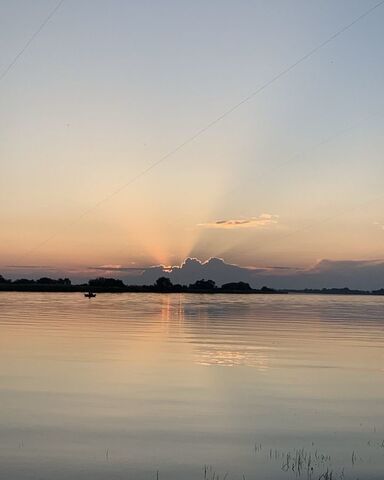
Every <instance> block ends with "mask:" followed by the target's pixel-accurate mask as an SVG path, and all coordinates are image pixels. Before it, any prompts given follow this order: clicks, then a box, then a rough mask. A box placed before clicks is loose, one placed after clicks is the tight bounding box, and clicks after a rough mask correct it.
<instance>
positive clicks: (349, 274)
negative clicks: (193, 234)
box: [91, 258, 384, 290]
mask: <svg viewBox="0 0 384 480" xmlns="http://www.w3.org/2000/svg"><path fill="white" fill-rule="evenodd" d="M91 270H92V271H93V272H94V273H95V272H96V271H98V272H99V273H101V271H103V275H104V274H105V275H106V276H114V277H118V278H121V279H122V280H124V282H125V283H127V284H138V285H150V284H153V283H154V282H155V281H156V280H157V279H158V278H159V277H161V276H165V277H168V278H170V279H171V281H172V283H174V284H176V283H180V284H182V285H187V284H190V283H193V282H195V281H197V280H200V279H202V278H204V279H211V280H214V281H215V282H216V284H217V285H222V284H223V283H227V282H238V281H243V282H248V283H249V284H250V285H251V286H252V287H254V288H260V287H262V286H263V285H267V286H269V287H273V288H291V289H304V288H343V287H349V288H352V289H362V290H375V289H379V288H383V287H384V260H376V261H331V260H321V261H320V262H318V263H317V264H316V265H315V266H314V267H311V268H309V269H306V270H299V269H290V268H281V267H280V268H279V267H274V268H258V269H257V268H244V267H239V266H237V265H231V264H228V263H226V262H224V261H223V260H222V259H219V258H211V259H210V260H208V261H207V262H201V261H199V260H197V259H195V258H187V259H186V260H185V262H184V263H183V264H182V265H181V266H180V267H172V268H165V267H163V266H155V267H149V268H145V269H141V270H139V269H137V270H136V269H132V268H127V269H125V268H124V267H122V268H116V269H111V268H108V269H107V268H105V267H96V268H92V269H91Z"/></svg>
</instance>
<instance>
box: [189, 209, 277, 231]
mask: <svg viewBox="0 0 384 480" xmlns="http://www.w3.org/2000/svg"><path fill="white" fill-rule="evenodd" d="M278 221H279V216H278V215H272V214H270V213H262V214H261V215H259V216H258V217H251V218H240V219H230V220H215V221H213V222H206V223H199V224H198V226H199V227H203V228H227V229H230V228H231V229H234V228H257V227H266V226H269V225H274V224H276V223H278Z"/></svg>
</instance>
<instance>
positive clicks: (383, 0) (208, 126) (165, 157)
mask: <svg viewBox="0 0 384 480" xmlns="http://www.w3.org/2000/svg"><path fill="white" fill-rule="evenodd" d="M63 1H64V0H61V1H60V2H59V4H58V6H57V7H56V9H55V11H56V10H57V9H58V8H59V6H60V5H61V3H63ZM383 4H384V0H381V1H380V2H378V3H376V4H375V5H373V6H372V7H370V8H369V9H367V10H365V11H364V12H363V13H362V14H360V15H359V16H358V17H356V18H355V19H354V20H353V21H351V22H350V23H348V24H347V25H345V26H344V27H342V28H341V29H339V30H338V31H336V32H335V33H333V34H332V35H331V36H330V37H328V38H327V39H326V40H324V41H323V42H321V43H320V44H319V45H317V46H316V47H314V48H312V49H311V50H310V51H309V52H307V53H306V54H305V55H303V56H302V57H300V58H299V59H298V60H296V61H295V62H294V63H292V64H291V65H289V66H288V67H286V68H285V69H283V70H282V71H280V72H279V73H277V74H276V75H275V76H274V77H272V78H271V79H269V80H268V81H266V82H265V83H263V84H262V85H261V86H260V87H258V88H257V89H256V90H254V91H253V92H252V93H250V94H249V95H247V96H246V97H244V98H243V99H242V100H241V101H239V102H238V103H236V104H234V105H233V106H232V107H230V108H229V109H227V110H226V111H224V112H223V113H222V114H221V115H219V116H218V117H216V118H215V119H214V120H212V121H211V122H209V123H208V124H206V125H205V126H204V127H202V128H200V129H199V130H197V131H196V132H195V133H194V134H193V135H191V136H190V137H188V138H187V139H186V140H184V141H183V142H182V143H180V144H179V145H178V146H177V147H175V148H174V149H172V150H170V151H169V152H168V153H166V154H165V155H163V156H162V157H160V158H159V159H158V160H156V161H155V162H153V163H152V164H151V165H149V166H148V167H147V168H145V169H144V170H142V171H141V172H139V173H138V174H137V175H135V176H134V177H132V178H131V179H130V180H128V181H127V182H126V183H124V184H123V185H121V186H120V187H118V188H117V189H115V190H113V191H112V192H111V193H109V194H108V195H106V196H105V197H104V198H102V199H101V200H99V201H98V202H97V203H95V204H94V205H93V206H92V207H90V208H88V209H86V210H84V211H83V212H82V213H81V214H80V215H79V216H78V217H77V218H75V219H74V220H73V221H72V222H71V223H69V224H68V225H67V226H66V227H65V228H64V231H65V230H68V229H69V228H70V227H71V226H73V225H74V224H76V223H77V222H79V221H80V220H81V219H83V218H84V217H85V216H86V215H88V214H89V213H91V212H93V211H95V210H96V209H97V208H99V207H100V206H101V205H102V204H104V203H105V202H107V201H109V200H110V199H112V198H113V197H115V196H116V195H118V194H119V193H120V192H122V191H123V190H125V189H126V188H128V187H129V186H130V185H132V184H133V183H134V182H136V181H137V180H139V179H140V178H142V177H143V176H145V175H146V174H147V173H149V172H150V171H152V170H153V169H155V168H156V167H158V166H159V165H160V164H162V163H163V162H165V161H166V160H168V159H169V158H170V157H172V156H174V155H175V154H176V153H177V152H179V151H180V150H181V149H183V148H184V147H185V146H187V145H189V144H190V143H192V142H193V141H194V140H196V139H197V138H198V137H200V136H201V135H203V134H204V133H205V132H207V131H208V130H209V129H211V128H212V127H213V126H215V125H216V124H218V123H219V122H220V121H221V120H223V119H224V118H226V117H228V116H229V115H230V114H232V113H233V112H234V111H236V110H238V109H239V108H240V107H241V106H242V105H244V104H245V103H248V102H249V101H250V100H252V99H253V98H255V97H256V96H257V95H259V94H260V93H262V92H263V91H264V90H265V89H267V88H268V87H269V86H270V85H272V84H274V83H275V82H277V81H278V80H280V79H281V78H282V77H284V76H286V75H287V74H288V73H289V72H291V71H292V70H293V69H295V68H296V67H297V66H298V65H300V64H301V63H303V62H305V61H306V60H308V59H309V58H311V57H312V56H313V55H315V54H316V53H317V52H318V51H319V50H321V49H323V48H324V47H325V46H327V45H328V44H330V43H331V42H332V41H334V40H335V39H336V38H338V37H339V36H341V35H342V34H343V33H345V32H346V31H348V30H349V29H351V28H352V27H353V26H354V25H356V24H357V23H358V22H360V21H361V20H362V19H364V18H365V17H367V16H368V15H370V14H371V13H372V12H374V11H375V10H377V9H378V8H379V7H381V6H382V5H383ZM53 13H54V11H53V12H52V13H51V16H52V15H53ZM48 20H49V19H48ZM48 20H47V21H48ZM45 23H46V22H45ZM40 30H41V29H40ZM62 231H63V230H60V231H57V232H55V233H53V234H52V235H50V236H49V237H48V238H46V239H45V240H43V241H42V242H40V243H39V244H37V245H35V246H34V247H32V248H31V249H29V250H27V251H26V252H25V253H24V254H23V255H22V256H21V257H22V258H24V257H25V256H28V255H30V254H31V253H33V252H35V251H36V250H38V249H40V248H41V247H43V246H44V245H46V244H47V243H49V242H50V241H51V240H53V239H54V238H56V237H57V236H58V235H59V234H60V233H62Z"/></svg>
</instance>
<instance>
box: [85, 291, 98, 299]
mask: <svg viewBox="0 0 384 480" xmlns="http://www.w3.org/2000/svg"><path fill="white" fill-rule="evenodd" d="M84 297H86V298H94V297H96V293H92V292H88V293H84Z"/></svg>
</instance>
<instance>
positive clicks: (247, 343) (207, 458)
mask: <svg viewBox="0 0 384 480" xmlns="http://www.w3.org/2000/svg"><path fill="white" fill-rule="evenodd" d="M0 332H1V335H0V342H1V343H0V407H1V408H0V478H1V479H3V478H4V479H7V480H16V479H17V480H19V479H20V480H24V479H47V480H48V479H49V480H54V479H55V480H56V479H58V480H64V479H65V480H77V479H79V480H85V479H92V480H101V479H103V480H106V479H108V480H115V479H134V480H144V479H156V476H157V475H158V477H159V479H160V480H163V479H165V480H176V479H177V480H180V479H183V480H195V479H196V480H199V479H201V480H202V479H204V477H205V478H206V479H207V480H212V478H214V479H215V480H217V479H218V477H217V476H218V475H219V480H220V479H221V480H224V478H226V479H227V480H229V479H237V480H240V479H242V478H243V475H244V476H245V478H246V479H247V480H248V479H260V480H283V479H287V480H290V479H297V478H303V479H307V478H312V479H313V480H318V478H319V477H320V476H321V475H322V474H323V473H326V471H327V469H328V472H329V473H330V472H331V471H333V477H332V478H333V479H336V478H340V479H341V478H345V479H351V480H356V479H360V480H365V479H367V480H373V479H375V480H379V479H380V480H382V479H383V478H384V353H383V352H384V349H383V347H384V298H383V297H357V296H356V297H345V296H340V297H338V296H310V295H308V296H294V295H291V296H288V295H281V296H280V295H279V296H274V295H269V296H268V295H265V296H261V295H255V296H251V295H244V296H242V295H236V296H235V295H232V296H231V295H187V294H182V295H178V294H172V295H161V294H158V295H157V294H116V295H109V294H105V295H101V294H100V295H98V296H97V298H96V299H93V300H87V299H85V298H84V297H83V296H82V295H81V294H51V293H50V294H39V293H0ZM298 449H303V450H302V451H301V453H300V459H301V460H302V462H301V460H299V454H298V453H297V450H298ZM299 463H300V465H299ZM204 466H205V467H204ZM299 469H300V470H299ZM312 469H313V470H312ZM157 471H158V474H157ZM226 474H227V476H226ZM322 478H324V476H323V477H322Z"/></svg>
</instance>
